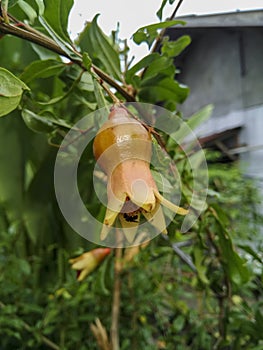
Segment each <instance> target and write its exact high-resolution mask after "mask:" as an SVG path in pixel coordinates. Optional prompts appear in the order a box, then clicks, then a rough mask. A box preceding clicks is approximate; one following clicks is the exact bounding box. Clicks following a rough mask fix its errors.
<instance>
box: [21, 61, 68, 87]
mask: <svg viewBox="0 0 263 350" xmlns="http://www.w3.org/2000/svg"><path fill="white" fill-rule="evenodd" d="M64 68H65V64H64V63H63V62H59V61H55V60H44V61H43V60H40V61H34V62H32V63H31V64H30V65H29V66H27V67H26V69H25V70H24V72H23V73H22V74H21V75H20V79H21V80H23V81H24V82H25V83H29V82H30V81H32V80H34V79H37V78H49V77H52V76H54V75H57V74H58V73H60V72H61V71H62V70H63V69H64Z"/></svg>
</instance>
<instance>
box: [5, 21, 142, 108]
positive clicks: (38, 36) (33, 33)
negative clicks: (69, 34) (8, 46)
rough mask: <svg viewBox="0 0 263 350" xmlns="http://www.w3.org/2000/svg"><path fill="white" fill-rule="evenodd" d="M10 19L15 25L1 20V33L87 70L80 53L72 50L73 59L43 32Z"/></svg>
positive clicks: (111, 82)
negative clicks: (44, 49)
mask: <svg viewBox="0 0 263 350" xmlns="http://www.w3.org/2000/svg"><path fill="white" fill-rule="evenodd" d="M9 18H10V19H12V20H14V21H15V25H14V24H10V23H4V22H3V21H2V20H1V18H0V33H2V34H10V35H13V36H16V37H18V38H21V39H24V40H27V41H30V42H32V43H34V44H37V45H40V46H42V47H44V48H46V49H48V50H50V51H53V52H55V53H57V54H58V55H60V56H63V57H66V58H68V59H69V60H70V61H71V62H73V63H75V64H77V65H78V66H80V67H81V68H82V69H83V70H87V69H86V68H85V66H84V65H83V63H82V56H81V55H80V53H78V52H76V51H75V50H73V49H72V50H73V51H72V53H73V54H75V55H76V58H72V57H71V56H70V55H69V54H68V53H66V52H65V51H64V50H63V49H62V48H61V47H60V46H59V45H57V43H56V42H55V41H53V40H52V39H51V38H49V37H48V36H46V35H44V34H43V33H41V32H38V31H37V30H35V29H33V28H31V27H30V26H28V25H25V24H24V23H23V22H19V21H18V20H16V19H14V18H13V17H12V16H9ZM77 56H79V57H77ZM91 67H92V69H93V70H94V72H96V74H97V75H98V76H99V77H100V78H101V79H103V80H104V81H105V82H106V83H108V84H109V85H111V86H112V87H114V88H115V89H116V90H117V91H118V92H119V93H120V94H121V95H122V96H123V97H124V98H125V99H126V100H127V101H129V102H134V101H135V98H134V97H133V96H132V95H130V94H129V93H128V92H127V91H126V90H125V89H124V88H123V87H122V86H120V85H119V84H118V83H117V82H116V81H115V80H113V79H112V78H111V77H110V76H109V75H108V74H107V73H105V72H103V71H102V70H101V69H100V68H98V67H97V66H95V65H94V64H92V65H91Z"/></svg>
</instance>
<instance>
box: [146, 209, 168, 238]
mask: <svg viewBox="0 0 263 350" xmlns="http://www.w3.org/2000/svg"><path fill="white" fill-rule="evenodd" d="M142 214H143V215H144V216H145V218H146V219H147V220H148V222H149V223H150V224H151V225H153V226H154V227H155V228H156V229H157V230H158V232H162V233H165V234H167V230H166V222H165V218H164V215H163V210H162V207H161V205H160V203H159V202H157V203H156V206H155V208H154V210H153V211H151V212H148V213H147V212H144V211H143V212H142Z"/></svg>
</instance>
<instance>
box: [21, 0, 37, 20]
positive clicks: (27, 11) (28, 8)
mask: <svg viewBox="0 0 263 350" xmlns="http://www.w3.org/2000/svg"><path fill="white" fill-rule="evenodd" d="M17 4H18V6H19V7H20V8H21V10H22V11H23V12H24V13H25V14H26V15H27V17H28V18H29V22H30V23H31V24H33V23H34V21H35V19H36V18H37V13H36V11H35V10H34V8H33V7H32V6H30V5H29V4H28V3H27V2H25V1H24V0H18V2H17Z"/></svg>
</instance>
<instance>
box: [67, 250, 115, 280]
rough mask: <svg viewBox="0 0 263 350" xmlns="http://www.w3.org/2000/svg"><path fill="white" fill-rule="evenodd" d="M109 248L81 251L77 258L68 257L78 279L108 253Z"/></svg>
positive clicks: (85, 274) (81, 278)
mask: <svg viewBox="0 0 263 350" xmlns="http://www.w3.org/2000/svg"><path fill="white" fill-rule="evenodd" d="M110 252H111V249H110V248H96V249H93V250H91V251H89V252H86V253H83V254H82V255H80V256H78V257H77V258H74V259H70V260H69V262H70V264H72V266H71V267H72V269H73V270H77V271H78V281H82V280H83V279H84V278H85V277H86V276H87V275H89V274H90V273H91V272H92V271H94V270H95V268H96V267H97V266H98V265H99V264H100V263H101V262H102V261H103V260H104V259H105V257H106V256H107V255H108V254H110Z"/></svg>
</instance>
